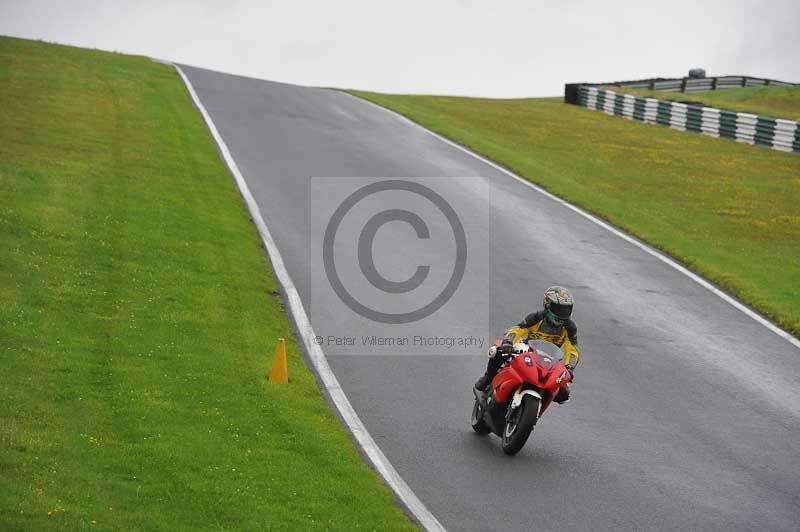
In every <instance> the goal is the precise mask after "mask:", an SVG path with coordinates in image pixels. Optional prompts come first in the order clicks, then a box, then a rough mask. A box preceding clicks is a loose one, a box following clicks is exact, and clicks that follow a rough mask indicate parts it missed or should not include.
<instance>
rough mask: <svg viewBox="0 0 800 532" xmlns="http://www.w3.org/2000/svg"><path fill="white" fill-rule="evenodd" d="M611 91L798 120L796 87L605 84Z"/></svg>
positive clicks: (799, 102) (799, 91)
mask: <svg viewBox="0 0 800 532" xmlns="http://www.w3.org/2000/svg"><path fill="white" fill-rule="evenodd" d="M608 89H609V90H612V91H614V92H619V93H624V94H633V95H635V96H648V97H650V98H658V99H661V100H676V101H692V102H699V103H702V104H705V105H709V106H711V107H720V108H723V109H731V110H733V111H740V112H745V113H753V114H757V115H765V116H772V117H775V118H785V119H787V120H800V87H748V88H743V89H720V90H716V91H702V92H688V93H686V94H682V93H680V92H665V91H651V90H645V89H629V88H626V87H608Z"/></svg>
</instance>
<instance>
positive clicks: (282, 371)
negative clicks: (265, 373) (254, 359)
mask: <svg viewBox="0 0 800 532" xmlns="http://www.w3.org/2000/svg"><path fill="white" fill-rule="evenodd" d="M269 380H270V381H271V382H280V383H283V384H286V383H287V382H289V371H288V370H287V368H286V340H284V339H283V338H278V345H276V346H275V356H274V357H273V358H272V371H270V372H269Z"/></svg>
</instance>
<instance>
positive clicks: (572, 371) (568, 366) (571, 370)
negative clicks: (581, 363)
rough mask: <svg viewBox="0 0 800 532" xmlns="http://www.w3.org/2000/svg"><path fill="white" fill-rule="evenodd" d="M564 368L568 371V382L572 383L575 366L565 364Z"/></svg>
mask: <svg viewBox="0 0 800 532" xmlns="http://www.w3.org/2000/svg"><path fill="white" fill-rule="evenodd" d="M566 368H567V371H569V376H570V379H569V380H571V381H574V380H575V366H573V365H572V364H567V366H566Z"/></svg>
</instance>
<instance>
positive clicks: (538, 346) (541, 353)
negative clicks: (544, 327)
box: [528, 340, 564, 369]
mask: <svg viewBox="0 0 800 532" xmlns="http://www.w3.org/2000/svg"><path fill="white" fill-rule="evenodd" d="M528 345H529V346H530V347H532V348H533V349H535V350H536V359H537V362H538V363H539V365H540V366H542V367H545V368H548V369H550V368H552V367H553V365H555V364H556V363H557V362H561V361H562V360H564V350H563V349H561V348H560V347H558V346H557V345H556V344H553V343H550V342H548V341H545V340H530V341H529V342H528Z"/></svg>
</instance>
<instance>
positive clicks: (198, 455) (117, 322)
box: [0, 37, 414, 532]
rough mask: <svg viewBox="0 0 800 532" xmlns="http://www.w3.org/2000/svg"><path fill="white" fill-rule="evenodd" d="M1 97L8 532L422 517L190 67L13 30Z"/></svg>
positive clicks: (313, 526) (0, 336) (4, 55)
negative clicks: (325, 388) (332, 378)
mask: <svg viewBox="0 0 800 532" xmlns="http://www.w3.org/2000/svg"><path fill="white" fill-rule="evenodd" d="M0 108H1V109H2V111H0V302H2V303H1V304H0V349H1V350H2V365H3V369H2V377H0V400H1V403H0V530H15V531H16V530H31V531H40V530H90V529H91V530H147V531H158V530H162V531H170V532H172V531H178V530H204V529H205V530H284V529H292V530H347V531H352V530H412V529H414V527H413V525H412V524H411V523H410V521H409V520H408V519H407V517H406V516H405V514H404V513H403V512H402V511H401V510H400V509H399V508H398V507H397V506H396V505H395V503H394V499H393V497H392V494H391V493H390V491H389V490H388V489H387V488H386V487H385V486H384V485H383V484H382V482H381V481H380V480H379V479H378V478H377V477H376V475H375V474H374V473H373V472H372V471H371V470H370V469H369V468H368V467H367V466H366V465H365V463H364V462H363V460H362V459H361V457H360V455H359V453H358V452H357V450H356V448H355V446H354V445H353V443H352V442H351V440H350V438H349V437H348V435H347V434H346V432H345V430H344V429H343V428H342V426H341V424H340V423H339V421H338V420H337V418H336V417H335V416H334V415H333V414H332V413H331V411H330V410H329V408H328V406H327V403H326V402H325V400H324V398H323V396H322V395H321V393H320V391H319V389H318V388H317V386H316V383H315V380H314V378H313V377H312V375H311V374H310V372H309V370H308V369H307V368H306V366H305V364H304V362H303V359H302V358H301V357H300V355H299V354H298V349H297V346H296V345H295V342H294V339H293V332H292V329H291V327H290V324H289V322H288V321H287V317H286V315H285V312H284V309H283V306H282V299H281V296H280V294H279V288H278V286H277V285H276V281H275V280H274V278H273V275H272V272H271V270H270V265H269V262H268V260H267V259H266V257H265V254H264V252H263V251H262V249H261V246H260V241H259V238H258V236H257V234H256V231H255V229H254V227H253V226H252V224H251V222H250V220H249V218H248V216H247V214H246V213H245V210H244V208H243V205H242V203H241V201H240V198H239V196H238V193H237V191H236V189H235V186H234V184H233V182H232V180H231V178H230V177H229V175H228V174H227V172H226V170H225V169H224V168H223V166H222V164H221V162H220V160H219V157H218V155H217V152H216V149H215V146H214V144H213V141H212V140H211V137H210V135H209V134H208V132H207V130H206V129H205V126H204V124H203V122H202V120H201V118H200V115H199V114H198V113H197V111H196V110H195V109H194V108H193V106H192V104H191V102H190V100H189V97H188V94H187V92H186V89H185V88H184V86H183V84H182V82H181V81H180V78H179V77H178V75H177V74H176V72H175V71H174V70H173V69H172V68H171V67H168V66H165V65H161V64H156V63H153V62H151V61H150V60H148V59H146V58H142V57H131V56H124V55H119V54H113V53H105V52H97V51H89V50H82V49H77V48H71V47H65V46H55V45H50V44H44V43H40V42H32V41H24V40H20V39H12V38H5V37H0ZM281 336H283V337H286V338H287V341H288V342H287V343H288V356H289V372H290V379H291V381H290V383H289V384H288V385H285V386H282V385H277V384H271V383H268V382H267V381H266V375H267V373H268V371H269V367H270V361H271V357H272V352H273V349H274V346H275V341H276V339H277V338H278V337H281Z"/></svg>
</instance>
